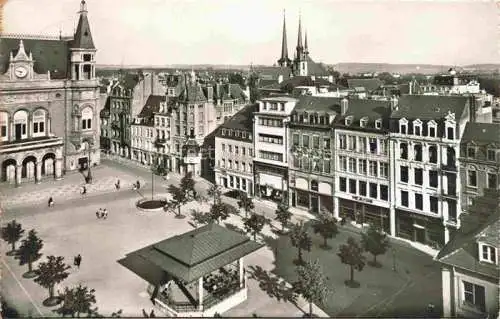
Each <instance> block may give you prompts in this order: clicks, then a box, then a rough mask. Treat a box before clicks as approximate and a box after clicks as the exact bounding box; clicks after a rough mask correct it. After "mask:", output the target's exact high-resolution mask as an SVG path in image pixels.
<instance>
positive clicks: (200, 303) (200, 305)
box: [198, 277, 203, 311]
mask: <svg viewBox="0 0 500 319" xmlns="http://www.w3.org/2000/svg"><path fill="white" fill-rule="evenodd" d="M198 310H200V311H203V277H201V278H200V279H198Z"/></svg>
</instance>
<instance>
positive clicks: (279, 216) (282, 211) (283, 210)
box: [275, 203, 292, 232]
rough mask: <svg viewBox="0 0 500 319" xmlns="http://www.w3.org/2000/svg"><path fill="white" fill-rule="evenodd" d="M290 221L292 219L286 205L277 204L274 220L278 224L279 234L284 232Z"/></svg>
mask: <svg viewBox="0 0 500 319" xmlns="http://www.w3.org/2000/svg"><path fill="white" fill-rule="evenodd" d="M291 219H292V213H291V212H290V209H289V207H288V205H287V204H285V203H280V204H278V209H277V210H276V218H275V220H277V221H279V222H280V224H281V232H284V231H285V227H286V226H288V224H289V223H290V220H291Z"/></svg>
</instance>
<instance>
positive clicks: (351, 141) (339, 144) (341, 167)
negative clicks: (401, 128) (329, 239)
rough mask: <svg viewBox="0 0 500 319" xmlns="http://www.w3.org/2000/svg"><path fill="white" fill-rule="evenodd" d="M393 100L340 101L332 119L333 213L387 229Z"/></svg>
mask: <svg viewBox="0 0 500 319" xmlns="http://www.w3.org/2000/svg"><path fill="white" fill-rule="evenodd" d="M391 103H392V104H394V103H396V102H395V100H394V99H393V100H392V101H391V102H389V101H377V100H366V99H347V98H343V99H342V100H341V101H340V106H341V111H340V116H338V117H337V118H336V119H335V124H334V126H335V129H334V134H335V135H334V136H335V146H334V147H335V150H336V153H335V161H336V165H335V194H334V210H333V212H334V215H335V216H336V217H337V218H339V217H340V218H347V219H350V220H352V221H355V222H356V223H358V224H368V223H369V224H374V225H376V226H378V227H380V229H383V230H385V231H386V232H388V233H389V232H390V228H391V225H392V224H393V223H394V216H391V214H390V203H391V200H392V198H391V194H390V187H391V184H390V179H389V178H390V173H389V172H390V169H391V163H390V160H389V134H388V133H389V130H388V128H389V123H388V122H389V121H388V120H389V115H390V112H391V108H390V105H391Z"/></svg>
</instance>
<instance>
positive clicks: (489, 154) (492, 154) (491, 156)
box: [487, 150, 496, 162]
mask: <svg viewBox="0 0 500 319" xmlns="http://www.w3.org/2000/svg"><path fill="white" fill-rule="evenodd" d="M495 155H496V154H495V150H488V151H487V157H488V161H493V162H494V161H496V156H495Z"/></svg>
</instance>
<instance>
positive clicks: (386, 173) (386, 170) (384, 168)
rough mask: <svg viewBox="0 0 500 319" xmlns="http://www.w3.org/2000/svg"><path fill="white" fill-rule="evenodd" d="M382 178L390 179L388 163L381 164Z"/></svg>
mask: <svg viewBox="0 0 500 319" xmlns="http://www.w3.org/2000/svg"><path fill="white" fill-rule="evenodd" d="M380 177H383V178H387V177H389V164H388V163H380Z"/></svg>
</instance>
